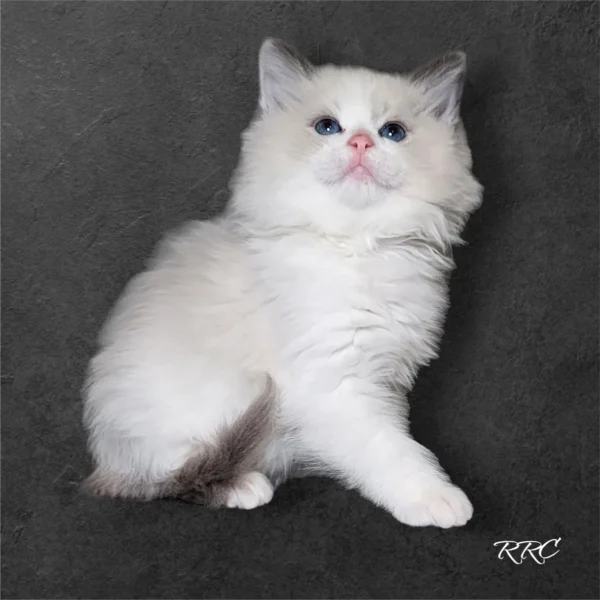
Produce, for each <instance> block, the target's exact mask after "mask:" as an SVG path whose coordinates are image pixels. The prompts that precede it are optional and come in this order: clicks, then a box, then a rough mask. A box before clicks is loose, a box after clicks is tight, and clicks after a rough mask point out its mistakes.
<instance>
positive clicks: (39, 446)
mask: <svg viewBox="0 0 600 600" xmlns="http://www.w3.org/2000/svg"><path fill="white" fill-rule="evenodd" d="M597 32H598V4H593V3H588V2H572V3H559V2H552V3H508V2H506V3H499V2H498V3H493V2H478V3H455V2H440V3H432V2H423V3H420V2H419V3H402V2H398V3H385V2H374V3H371V2H368V3H362V2H348V3H334V2H321V3H304V2H302V3H290V2H277V3H263V2H261V3H252V2H244V3H242V2H239V3H233V2H232V3H230V2H225V3H221V2H219V3H217V2H195V3H187V2H185V3H184V2H181V3H180V2H168V3H167V2H157V3H154V2H143V3H135V2H91V3H82V2H63V3H52V2H43V3H42V2H38V3H36V2H3V3H2V92H3V94H2V109H3V112H2V117H3V119H2V121H3V123H2V125H3V138H2V158H3V160H2V234H3V235H2V242H3V265H2V266H3V271H2V283H3V286H2V316H3V331H2V333H3V338H2V342H3V344H2V392H3V394H2V400H3V402H2V451H3V452H2V454H3V463H2V467H3V468H2V508H3V514H2V517H3V519H2V530H3V535H2V551H3V556H2V586H3V594H4V597H5V598H253V597H256V598H319V597H321V598H327V597H332V598H333V597H339V598H598V595H599V591H598V461H597V457H598V398H597V391H598V390H597V377H598V322H597V315H598V223H599V215H598V140H597V132H598V45H597ZM267 35H278V36H281V37H283V38H285V39H288V40H290V41H292V42H294V43H296V44H297V45H298V46H299V47H300V48H301V49H302V50H303V51H305V52H306V53H307V54H308V56H309V57H310V58H311V59H312V60H314V61H318V60H320V61H321V62H327V61H334V62H348V63H360V64H364V65H367V66H370V67H374V68H379V69H383V70H394V69H396V70H403V69H408V68H411V67H413V66H415V65H416V64H417V63H418V62H420V61H422V60H425V59H427V58H429V57H431V56H433V55H436V54H437V53H441V52H443V51H446V50H448V49H452V48H464V49H465V50H466V51H467V52H468V55H469V57H470V72H469V81H468V86H467V90H466V97H465V101H464V110H463V112H464V118H465V121H466V125H467V129H468V132H469V135H470V139H471V144H472V147H473V152H474V157H475V171H476V174H477V176H478V177H479V178H480V180H481V181H482V183H483V184H484V185H485V188H486V193H485V202H484V205H483V207H482V208H481V210H480V211H479V212H478V213H477V214H476V215H475V217H474V218H473V219H472V221H471V223H470V225H469V227H468V229H467V231H466V234H465V238H466V240H467V241H468V242H469V245H468V246H467V247H464V248H460V249H459V250H457V251H456V257H457V261H458V270H457V271H456V272H455V274H454V277H453V280H452V301H453V304H452V308H451V310H450V314H449V317H448V324H447V329H446V334H445V336H444V341H443V344H442V350H441V356H440V358H439V360H437V361H436V362H435V363H434V364H433V365H432V366H431V367H430V368H428V369H427V370H425V371H423V372H422V373H421V376H420V378H419V382H418V385H417V386H416V388H415V390H414V393H413V395H412V397H413V410H412V422H413V429H414V433H415V436H416V437H417V439H419V440H420V441H421V442H423V443H424V444H426V445H428V446H429V447H431V448H432V449H433V450H434V451H435V452H436V453H437V454H438V456H439V457H440V459H441V462H442V464H443V465H444V466H445V467H446V468H447V469H448V471H449V472H450V474H451V475H452V476H453V478H454V479H455V481H456V482H457V483H458V484H460V485H461V486H463V487H464V489H465V490H466V491H467V493H468V494H469V496H470V497H471V499H472V501H473V503H474V505H475V517H474V519H473V520H472V522H470V523H469V525H468V526H467V527H465V528H463V529H457V530H450V531H441V530H438V529H430V528H429V529H424V530H423V529H410V528H408V527H405V526H403V525H401V524H399V523H397V522H395V521H394V520H393V519H392V517H391V516H389V515H388V514H386V513H385V512H384V511H383V510H380V509H378V508H375V507H374V506H373V505H371V504H370V503H368V502H367V501H366V500H363V499H362V498H360V497H359V496H358V495H357V494H356V493H354V492H347V491H344V490H343V489H342V488H341V487H339V486H338V485H337V484H336V483H334V482H331V481H327V480H324V479H309V480H304V481H297V482H291V483H289V484H287V485H285V486H284V487H283V488H281V489H280V490H278V492H277V494H276V496H275V499H274V501H273V502H272V504H271V505H269V506H267V507H265V508H261V509H259V510H255V511H250V512H233V511H229V512H228V511H222V512H209V511H207V510H202V509H200V508H197V507H195V506H188V505H185V504H179V503H173V502H156V503H151V504H134V503H126V502H114V501H107V500H101V499H90V498H86V497H82V496H80V495H79V494H78V492H77V487H76V482H77V481H79V480H80V479H81V478H82V477H83V476H84V475H85V474H86V473H87V472H88V469H89V459H88V457H87V454H86V451H85V440H84V436H83V432H82V429H81V426H80V414H81V405H80V396H79V390H80V386H81V383H82V377H83V373H84V370H85V367H86V363H87V361H88V359H89V358H90V357H91V356H92V354H93V352H94V348H95V339H96V335H97V332H98V329H99V328H100V326H101V323H102V321H103V319H104V318H105V316H106V314H107V311H108V310H109V308H110V306H111V304H112V303H113V302H114V301H115V299H116V298H117V296H118V294H119V293H120V291H121V290H122V288H123V286H124V284H125V282H126V281H127V280H128V279H129V278H130V277H131V276H132V275H133V274H134V273H136V272H137V271H139V270H140V269H141V268H142V267H143V265H144V261H145V259H146V258H147V257H148V255H149V253H150V252H151V250H152V248H153V246H154V245H155V243H156V242H157V241H158V239H159V237H160V236H161V234H163V233H164V232H165V231H166V230H167V229H170V228H172V227H174V226H176V225H178V224H180V223H181V222H183V221H184V220H186V219H190V218H206V217H210V216H212V215H215V214H217V213H218V212H219V210H220V209H221V208H222V207H223V205H224V203H225V202H226V200H227V182H228V178H229V176H230V173H231V170H232V168H233V167H234V165H235V163H236V160H237V154H238V148H239V134H240V130H241V129H242V128H243V127H245V126H246V124H247V122H248V120H249V119H250V117H251V116H252V113H253V111H254V107H255V98H256V92H257V80H256V53H257V50H258V48H259V45H260V42H261V41H262V39H263V37H265V36H267ZM557 537H560V538H561V542H560V544H559V549H560V553H559V554H558V555H556V556H555V557H554V558H552V559H550V560H549V561H548V562H547V563H546V564H544V565H538V564H535V563H534V562H533V561H532V560H531V559H528V560H526V561H525V562H524V563H523V564H521V565H515V564H513V563H511V562H510V560H509V559H504V560H499V559H498V558H497V549H496V548H494V546H493V544H494V543H495V542H497V541H500V540H538V541H546V540H548V539H550V538H557Z"/></svg>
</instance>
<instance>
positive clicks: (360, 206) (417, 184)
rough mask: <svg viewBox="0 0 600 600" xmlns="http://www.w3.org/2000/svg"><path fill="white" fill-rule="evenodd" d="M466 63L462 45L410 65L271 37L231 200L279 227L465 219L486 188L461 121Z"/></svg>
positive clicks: (453, 224)
mask: <svg viewBox="0 0 600 600" xmlns="http://www.w3.org/2000/svg"><path fill="white" fill-rule="evenodd" d="M465 69H466V57H465V55H464V54H463V53H461V52H453V53H450V54H447V55H445V56H443V57H441V58H440V59H438V60H436V61H433V62H431V63H429V64H428V65H426V66H424V67H421V68H419V69H417V70H415V71H414V72H412V73H409V74H404V75H399V74H387V73H380V72H375V71H371V70H368V69H365V68H357V67H339V66H333V65H324V66H320V67H317V66H313V65H311V64H310V63H309V62H308V61H307V60H306V59H305V58H303V57H301V56H300V55H299V54H298V53H297V52H296V51H295V50H294V49H292V48H291V47H290V46H289V45H287V44H286V43H284V42H281V41H279V40H273V39H267V40H266V41H265V42H264V43H263V45H262V47H261V50H260V57H259V75H260V101H259V109H258V111H257V115H256V117H255V119H254V120H253V122H252V124H251V125H250V127H249V128H248V129H247V130H246V131H245V132H244V134H243V147H242V156H241V161H240V165H239V167H238V171H237V174H236V177H235V179H234V198H233V204H234V206H235V207H236V208H237V209H238V210H240V211H241V212H242V213H244V214H246V215H247V216H248V217H250V218H251V219H252V220H254V221H256V222H257V223H260V224H261V225H262V226H265V227H270V228H279V227H312V228H314V229H317V230H320V231H322V232H324V233H331V234H340V235H344V234H349V235H352V234H355V233H360V232H361V231H363V230H369V231H372V232H374V233H375V234H377V232H380V233H381V234H382V235H394V234H401V233H403V232H404V231H405V230H407V229H408V230H410V228H411V227H412V226H413V222H414V223H416V225H415V226H416V227H418V226H419V223H421V221H423V220H425V221H427V219H434V220H435V219H436V218H437V219H438V220H440V219H441V218H442V217H441V216H440V215H442V216H443V218H449V222H450V228H454V229H457V230H459V229H460V227H461V226H462V224H463V223H464V221H465V220H466V217H467V216H468V214H470V212H472V210H474V209H475V208H476V207H477V206H478V204H479V202H480V198H481V186H480V185H479V184H478V183H477V181H476V180H475V179H474V178H473V176H472V174H471V154H470V151H469V148H468V145H467V141H466V137H465V133H464V129H463V127H462V123H461V120H460V100H461V95H462V89H463V83H464V79H465ZM453 233H458V231H455V232H453Z"/></svg>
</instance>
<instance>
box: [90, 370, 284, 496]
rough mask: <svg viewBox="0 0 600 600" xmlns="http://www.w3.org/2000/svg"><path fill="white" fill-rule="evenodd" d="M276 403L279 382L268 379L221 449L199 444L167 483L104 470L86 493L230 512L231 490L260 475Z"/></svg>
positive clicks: (94, 475) (219, 445)
mask: <svg viewBox="0 0 600 600" xmlns="http://www.w3.org/2000/svg"><path fill="white" fill-rule="evenodd" d="M276 400H277V388H276V385H275V382H274V381H273V379H272V378H271V377H270V376H267V381H266V384H265V388H264V390H263V391H262V392H261V394H260V395H259V396H258V397H257V398H256V399H255V400H254V402H253V403H252V404H251V406H250V407H249V408H248V409H247V410H246V412H244V413H243V414H242V415H240V416H239V417H238V418H237V420H236V421H234V422H233V423H232V424H231V425H229V426H228V427H226V428H223V430H222V431H221V433H220V435H219V436H218V437H217V442H216V443H214V444H207V443H200V444H199V445H198V449H197V451H196V452H195V453H194V454H193V455H192V456H191V457H190V458H189V459H188V460H187V461H186V463H185V464H184V465H183V467H181V469H179V471H177V472H175V473H174V474H173V476H172V477H171V478H169V479H168V480H166V481H160V482H135V483H134V482H131V481H128V480H127V479H126V478H123V477H116V476H115V474H114V473H107V472H106V471H104V470H103V469H102V468H101V467H100V468H98V469H96V471H95V472H94V473H92V475H91V476H90V477H89V478H88V479H87V480H86V481H85V482H84V484H83V486H84V490H85V491H88V492H91V493H94V494H98V495H102V496H112V497H121V498H135V499H138V500H151V499H153V498H160V497H162V498H176V499H179V500H183V501H186V502H192V503H194V504H201V505H203V506H208V507H211V508H217V507H219V506H225V505H227V503H228V498H229V497H230V496H231V493H232V490H235V488H236V487H238V486H239V485H241V484H242V482H243V479H244V478H245V477H246V476H248V474H250V473H253V472H256V471H258V470H260V465H261V462H262V456H263V451H264V447H265V445H266V443H267V442H268V441H269V439H270V438H271V437H272V434H273V431H274V427H275V414H276ZM257 475H258V474H257Z"/></svg>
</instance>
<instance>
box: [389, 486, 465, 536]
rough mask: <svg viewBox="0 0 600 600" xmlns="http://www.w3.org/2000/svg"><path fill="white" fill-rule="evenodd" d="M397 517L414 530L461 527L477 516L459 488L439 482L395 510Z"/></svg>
mask: <svg viewBox="0 0 600 600" xmlns="http://www.w3.org/2000/svg"><path fill="white" fill-rule="evenodd" d="M394 516H395V517H396V518H397V519H398V520H399V521H401V522H402V523H406V524H407V525H412V526H413V527H427V526H430V525H433V526H434V527H441V528H443V529H448V528H449V527H461V526H463V525H465V524H466V522H467V521H468V520H469V519H470V518H471V517H472V516H473V506H472V504H471V502H469V499H468V498H467V496H466V494H465V493H464V492H463V491H462V490H461V489H460V488H459V487H457V486H455V485H453V484H451V483H447V482H439V483H436V484H433V485H431V486H427V487H425V488H424V489H423V491H422V492H420V493H419V494H418V496H417V497H416V498H413V499H411V500H410V501H408V502H407V503H406V504H403V505H402V506H399V507H398V508H397V509H396V510H394Z"/></svg>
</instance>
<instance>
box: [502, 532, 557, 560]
mask: <svg viewBox="0 0 600 600" xmlns="http://www.w3.org/2000/svg"><path fill="white" fill-rule="evenodd" d="M560 539H561V538H556V539H553V540H548V541H547V542H544V543H541V542H535V541H532V540H527V541H524V542H509V541H502V542H496V543H495V544H494V546H499V545H500V546H502V547H501V548H500V552H499V553H498V558H499V559H500V560H502V559H503V558H504V557H505V556H508V558H510V560H512V561H513V562H514V563H515V565H520V564H521V563H522V562H523V561H524V560H525V559H526V558H527V557H528V556H529V557H531V558H532V559H533V560H534V561H535V562H536V563H537V564H538V565H543V564H544V563H545V562H546V561H547V560H548V559H549V558H552V557H553V556H556V555H557V554H558V553H559V552H560V550H557V548H558V542H560ZM546 546H553V547H551V548H546ZM552 550H555V552H552ZM551 552H552V554H551Z"/></svg>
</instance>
